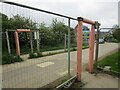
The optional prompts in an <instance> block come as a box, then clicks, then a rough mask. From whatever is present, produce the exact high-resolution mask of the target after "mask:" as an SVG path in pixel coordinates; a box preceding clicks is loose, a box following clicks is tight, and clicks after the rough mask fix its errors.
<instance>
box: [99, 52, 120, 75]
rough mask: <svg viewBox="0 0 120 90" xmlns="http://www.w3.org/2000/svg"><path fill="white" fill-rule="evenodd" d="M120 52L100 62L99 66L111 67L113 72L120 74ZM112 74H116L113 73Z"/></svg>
mask: <svg viewBox="0 0 120 90" xmlns="http://www.w3.org/2000/svg"><path fill="white" fill-rule="evenodd" d="M119 55H120V51H118V52H116V53H114V54H112V55H109V56H107V57H105V58H103V59H102V60H100V61H99V62H98V66H99V67H102V68H104V67H105V66H109V67H110V70H111V71H115V72H118V73H120V69H119V68H120V66H119V65H120V60H119ZM111 74H115V73H114V72H111ZM117 75H118V74H117Z"/></svg>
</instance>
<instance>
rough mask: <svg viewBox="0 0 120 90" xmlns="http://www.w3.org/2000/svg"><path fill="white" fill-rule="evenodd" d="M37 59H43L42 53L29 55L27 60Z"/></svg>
mask: <svg viewBox="0 0 120 90" xmlns="http://www.w3.org/2000/svg"><path fill="white" fill-rule="evenodd" d="M38 57H43V55H42V53H41V52H39V53H29V58H38Z"/></svg>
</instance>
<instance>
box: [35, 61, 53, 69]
mask: <svg viewBox="0 0 120 90" xmlns="http://www.w3.org/2000/svg"><path fill="white" fill-rule="evenodd" d="M52 64H54V63H53V62H44V63H41V64H37V66H38V67H42V68H43V67H47V66H50V65H52Z"/></svg>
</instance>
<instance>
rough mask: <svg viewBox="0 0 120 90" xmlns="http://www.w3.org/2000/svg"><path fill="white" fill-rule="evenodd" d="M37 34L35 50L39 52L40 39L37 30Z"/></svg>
mask: <svg viewBox="0 0 120 90" xmlns="http://www.w3.org/2000/svg"><path fill="white" fill-rule="evenodd" d="M36 33H37V34H36V35H37V52H38V53H39V52H40V43H39V42H40V40H39V31H37V32H36Z"/></svg>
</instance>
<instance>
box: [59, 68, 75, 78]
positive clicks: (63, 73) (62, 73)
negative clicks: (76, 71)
mask: <svg viewBox="0 0 120 90" xmlns="http://www.w3.org/2000/svg"><path fill="white" fill-rule="evenodd" d="M72 70H73V69H70V71H72ZM67 73H68V71H65V72H61V73H59V74H60V75H61V76H63V75H65V74H67Z"/></svg>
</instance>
